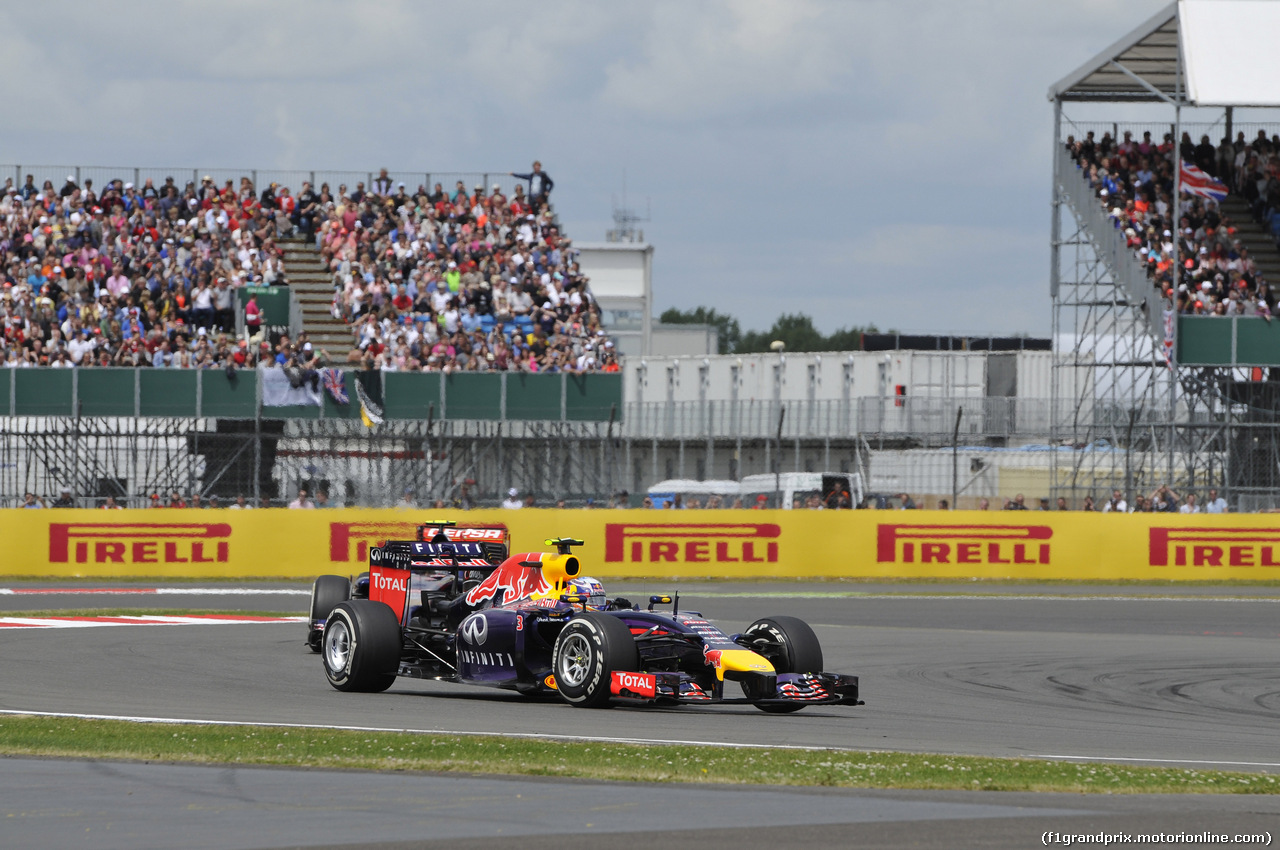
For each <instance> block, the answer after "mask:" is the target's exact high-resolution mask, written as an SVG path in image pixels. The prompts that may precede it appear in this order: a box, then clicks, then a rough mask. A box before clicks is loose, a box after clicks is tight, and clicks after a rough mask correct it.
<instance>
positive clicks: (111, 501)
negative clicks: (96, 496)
mask: <svg viewBox="0 0 1280 850" xmlns="http://www.w3.org/2000/svg"><path fill="white" fill-rule="evenodd" d="M100 507H101V508H102V509H103V510H106V511H118V510H120V505H118V504H116V497H115V496H108V497H107V499H106V501H104V502H103V503H102V505H101V506H100Z"/></svg>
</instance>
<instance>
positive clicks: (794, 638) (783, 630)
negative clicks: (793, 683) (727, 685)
mask: <svg viewBox="0 0 1280 850" xmlns="http://www.w3.org/2000/svg"><path fill="white" fill-rule="evenodd" d="M742 643H743V644H744V645H745V646H747V647H748V648H750V649H752V650H754V651H755V652H756V653H758V654H759V655H763V656H764V657H765V658H767V659H768V660H769V663H770V664H772V665H773V669H774V670H775V671H777V672H778V673H821V672H822V644H820V643H819V642H818V636H817V635H815V634H814V633H813V629H812V628H810V627H809V624H808V623H806V622H805V621H804V620H801V619H799V618H797V617H785V616H777V617H762V618H761V619H759V620H756V621H755V622H754V623H752V624H751V625H749V626H747V630H746V631H744V632H743V633H742ZM770 681H771V682H772V681H773V680H772V679H770ZM763 690H764V687H763V683H762V682H760V681H758V680H756V679H755V678H754V677H753V678H751V679H746V680H744V681H743V682H742V692H743V694H744V695H745V696H746V697H747V699H768V698H769V697H772V696H773V694H772V693H764V692H763ZM756 708H758V709H760V710H761V711H767V712H769V713H770V714H790V713H791V712H793V711H799V710H800V709H802V708H804V704H803V703H794V704H792V703H778V704H772V705H761V704H759V703H757V704H756Z"/></svg>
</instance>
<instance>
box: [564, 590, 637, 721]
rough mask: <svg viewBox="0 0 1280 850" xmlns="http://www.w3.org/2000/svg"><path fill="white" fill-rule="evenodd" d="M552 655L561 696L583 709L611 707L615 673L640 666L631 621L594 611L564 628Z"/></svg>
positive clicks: (575, 619) (632, 669)
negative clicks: (610, 687) (629, 622)
mask: <svg viewBox="0 0 1280 850" xmlns="http://www.w3.org/2000/svg"><path fill="white" fill-rule="evenodd" d="M551 658H552V667H553V669H554V670H555V677H556V688H557V690H559V692H560V696H561V698H563V699H564V701H565V702H567V703H569V704H570V705H576V706H580V707H583V708H608V707H609V704H610V703H609V697H610V695H611V694H610V692H609V686H610V685H611V684H612V681H613V675H612V674H613V672H614V671H615V670H622V671H629V672H636V671H638V670H639V669H640V652H639V650H637V649H636V642H635V639H634V638H632V637H631V630H630V629H629V628H627V624H626V623H624V622H623V621H622V620H620V619H618V618H617V617H610V616H609V615H608V614H599V613H596V612H594V611H590V612H587V613H585V614H580V615H578V616H577V617H574V618H573V619H572V620H570V621H569V622H568V623H567V624H566V625H565V627H564V628H563V629H561V630H560V635H559V636H558V637H557V638H556V644H555V648H554V650H553V651H552V656H551Z"/></svg>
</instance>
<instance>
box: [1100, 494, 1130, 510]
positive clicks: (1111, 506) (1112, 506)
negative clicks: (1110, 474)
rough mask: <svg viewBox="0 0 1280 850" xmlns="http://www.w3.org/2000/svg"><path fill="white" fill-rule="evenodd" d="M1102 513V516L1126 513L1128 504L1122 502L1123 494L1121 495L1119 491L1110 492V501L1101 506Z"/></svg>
mask: <svg viewBox="0 0 1280 850" xmlns="http://www.w3.org/2000/svg"><path fill="white" fill-rule="evenodd" d="M1102 512H1103V513H1104V514H1110V513H1120V514H1124V513H1128V512H1129V503H1128V502H1126V501H1125V500H1124V494H1123V493H1121V492H1120V491H1119V490H1112V491H1111V499H1110V500H1109V501H1108V502H1107V503H1106V504H1105V505H1103V506H1102Z"/></svg>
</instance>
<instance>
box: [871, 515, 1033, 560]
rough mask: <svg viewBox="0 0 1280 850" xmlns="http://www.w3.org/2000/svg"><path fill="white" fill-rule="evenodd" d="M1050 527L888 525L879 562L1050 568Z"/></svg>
mask: <svg viewBox="0 0 1280 850" xmlns="http://www.w3.org/2000/svg"><path fill="white" fill-rule="evenodd" d="M1052 537H1053V529H1051V528H1050V527H1049V526H1047V525H884V524H881V525H879V526H877V528H876V561H877V562H879V563H882V564H883V563H902V564H916V563H920V564H1047V563H1049V554H1050V553H1049V543H1048V540H1049V539H1050V538H1052Z"/></svg>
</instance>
